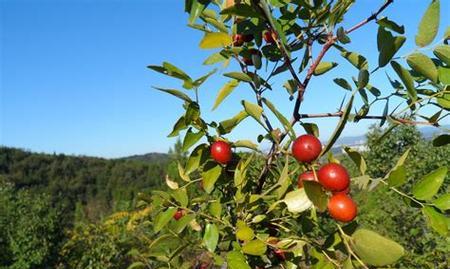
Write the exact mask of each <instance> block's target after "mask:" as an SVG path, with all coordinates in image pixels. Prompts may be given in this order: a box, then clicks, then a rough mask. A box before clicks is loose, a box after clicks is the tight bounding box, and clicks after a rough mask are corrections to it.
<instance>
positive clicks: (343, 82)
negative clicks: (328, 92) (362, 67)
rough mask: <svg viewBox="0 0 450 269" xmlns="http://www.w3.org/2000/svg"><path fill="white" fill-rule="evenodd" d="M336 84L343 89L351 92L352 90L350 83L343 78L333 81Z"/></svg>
mask: <svg viewBox="0 0 450 269" xmlns="http://www.w3.org/2000/svg"><path fill="white" fill-rule="evenodd" d="M333 81H334V83H336V84H337V85H339V86H341V87H342V88H344V89H346V90H349V91H351V90H352V85H350V83H348V82H347V80H345V79H343V78H335V79H333Z"/></svg>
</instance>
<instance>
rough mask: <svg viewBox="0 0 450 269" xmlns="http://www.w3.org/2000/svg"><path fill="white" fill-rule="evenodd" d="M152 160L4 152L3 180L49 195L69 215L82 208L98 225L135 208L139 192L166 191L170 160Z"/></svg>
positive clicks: (162, 156) (0, 164)
mask: <svg viewBox="0 0 450 269" xmlns="http://www.w3.org/2000/svg"><path fill="white" fill-rule="evenodd" d="M148 156H152V158H150V159H148V158H142V157H141V158H138V157H133V158H132V159H119V160H107V159H101V158H93V157H74V156H65V155H62V154H59V155H56V154H55V155H50V154H39V153H31V152H27V151H23V150H20V149H14V148H6V147H1V148H0V175H2V176H3V177H4V178H5V179H6V181H8V182H10V183H12V184H13V186H14V188H15V189H27V190H28V191H30V192H32V193H47V194H49V195H50V197H51V198H52V202H53V203H55V204H58V205H64V208H65V210H66V211H69V212H70V211H73V210H74V209H75V207H76V205H77V204H79V205H82V207H83V209H84V213H85V216H86V217H87V218H88V219H89V220H93V221H95V220H98V219H99V218H100V217H101V216H102V215H105V214H108V213H110V212H111V211H114V210H118V209H125V208H127V207H129V201H132V200H133V197H134V196H135V194H136V193H137V192H138V191H143V190H146V189H154V188H159V187H160V186H161V184H162V182H163V179H164V175H165V170H166V167H167V165H168V163H169V156H168V155H167V154H151V155H148Z"/></svg>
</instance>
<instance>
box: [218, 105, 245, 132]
mask: <svg viewBox="0 0 450 269" xmlns="http://www.w3.org/2000/svg"><path fill="white" fill-rule="evenodd" d="M247 117H248V114H247V112H245V110H242V111H241V112H239V113H238V114H236V115H235V116H234V117H232V118H231V119H228V120H224V121H221V122H220V123H219V127H217V129H218V132H219V133H220V134H221V135H224V134H228V133H230V132H231V131H232V130H233V129H234V128H235V127H236V126H237V125H238V124H239V123H240V122H241V121H243V120H244V119H245V118H247Z"/></svg>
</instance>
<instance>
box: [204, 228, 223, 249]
mask: <svg viewBox="0 0 450 269" xmlns="http://www.w3.org/2000/svg"><path fill="white" fill-rule="evenodd" d="M218 242H219V229H218V228H217V226H216V225H215V224H211V223H208V224H206V228H205V234H204V235H203V243H204V244H205V246H206V249H207V250H209V252H213V253H214V250H216V247H217V243H218Z"/></svg>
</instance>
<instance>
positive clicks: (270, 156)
mask: <svg viewBox="0 0 450 269" xmlns="http://www.w3.org/2000/svg"><path fill="white" fill-rule="evenodd" d="M252 1H253V4H254V5H255V6H256V7H258V8H259V11H260V12H261V14H262V15H263V16H264V17H265V19H266V22H267V24H268V26H269V29H270V30H271V31H273V34H272V37H274V39H275V42H276V44H277V46H278V48H279V49H280V51H281V54H282V55H283V58H284V61H285V63H286V65H287V67H288V69H289V71H290V73H291V75H292V77H293V79H294V80H295V81H296V83H297V91H298V94H297V99H296V101H295V105H294V111H293V113H292V114H293V115H292V119H291V121H290V124H291V126H294V125H295V124H296V123H297V122H298V121H299V120H300V119H301V117H300V113H299V111H300V105H301V103H302V101H303V95H304V92H305V91H306V87H307V86H308V83H309V81H310V80H311V77H312V75H313V74H314V71H315V70H316V68H317V66H318V65H319V63H320V62H321V61H322V59H323V57H324V56H325V54H326V53H327V51H328V50H329V49H330V48H331V47H332V46H333V44H334V43H335V42H336V40H337V36H336V35H332V34H330V35H329V36H328V40H327V42H326V43H325V44H324V45H323V47H322V50H321V51H320V52H319V55H318V56H317V58H316V59H315V60H314V62H313V64H312V65H311V67H310V68H309V69H308V72H307V74H306V77H305V79H304V80H303V82H302V81H300V79H299V77H298V75H297V73H296V72H295V70H294V68H293V66H292V63H291V59H290V57H289V53H288V52H287V50H286V48H285V46H284V45H283V44H282V43H281V40H280V38H279V37H280V35H279V34H278V32H277V31H276V28H275V25H273V23H272V18H271V16H272V15H271V14H270V10H266V9H265V8H262V7H261V6H260V5H259V2H260V0H252ZM262 1H265V0H262ZM393 1H394V0H387V1H386V3H384V5H382V6H381V7H380V8H379V9H378V11H377V12H375V13H373V14H372V15H370V16H369V17H368V18H366V19H365V20H363V21H361V22H360V23H358V24H356V25H355V26H353V27H351V28H350V29H348V30H347V31H346V33H348V34H349V33H351V32H353V31H355V30H356V29H358V28H360V27H362V26H363V25H365V24H367V23H368V22H370V21H372V20H375V19H376V18H377V16H378V15H379V14H380V13H381V12H382V11H383V10H384V9H386V8H387V7H388V6H389V5H390V4H391V3H393ZM264 5H266V4H265V2H264ZM266 7H267V5H266ZM319 36H320V35H317V36H316V38H318V37H319ZM314 41H316V39H314V40H311V39H309V40H308V41H307V42H308V45H309V46H312V43H313V42H314ZM286 135H287V131H284V132H283V133H282V134H281V135H280V138H279V139H278V141H273V143H272V147H271V149H270V151H269V153H268V157H267V160H266V163H265V165H264V167H263V169H262V171H261V173H260V176H259V179H258V187H257V190H256V191H257V193H260V192H261V191H262V188H263V186H264V183H265V180H266V178H267V175H268V172H269V167H270V166H271V165H272V162H273V158H274V156H275V154H276V148H277V143H281V141H283V139H284V138H285V137H286Z"/></svg>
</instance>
